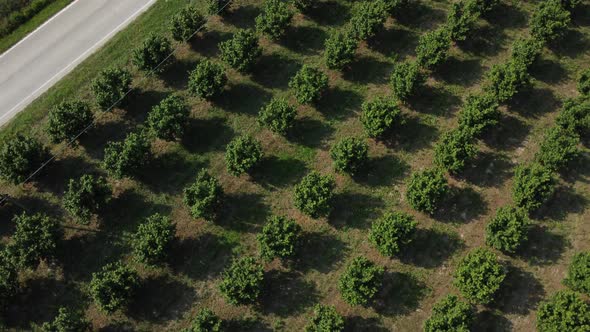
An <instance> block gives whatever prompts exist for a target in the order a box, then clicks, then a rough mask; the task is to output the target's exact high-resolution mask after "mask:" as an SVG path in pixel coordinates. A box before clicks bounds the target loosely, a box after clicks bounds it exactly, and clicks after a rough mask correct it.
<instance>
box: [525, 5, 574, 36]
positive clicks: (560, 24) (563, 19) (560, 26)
mask: <svg viewBox="0 0 590 332" xmlns="http://www.w3.org/2000/svg"><path fill="white" fill-rule="evenodd" d="M570 21H571V18H570V13H569V12H568V11H567V10H565V9H564V8H563V7H562V6H561V3H560V1H559V0H547V1H540V2H539V3H538V4H537V7H536V8H535V10H534V11H533V14H532V16H531V19H530V21H529V25H530V27H531V35H532V36H533V37H534V38H535V39H537V40H539V41H543V42H550V41H554V40H557V39H559V38H561V37H563V36H564V35H565V31H566V30H567V26H568V25H569V24H570Z"/></svg>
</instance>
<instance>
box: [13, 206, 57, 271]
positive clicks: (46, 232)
mask: <svg viewBox="0 0 590 332" xmlns="http://www.w3.org/2000/svg"><path fill="white" fill-rule="evenodd" d="M14 223H15V224H16V230H15V231H14V234H13V235H12V242H11V243H10V244H9V246H8V252H9V253H10V256H11V257H12V258H13V259H14V261H15V263H16V265H18V266H20V267H26V268H35V267H36V266H37V265H39V262H40V261H41V260H42V259H46V258H50V257H55V254H56V251H57V246H58V243H59V241H60V240H61V239H62V237H63V230H62V228H61V226H60V225H59V223H58V222H57V221H56V220H54V219H52V218H49V217H48V216H46V215H44V214H39V213H38V214H33V215H29V214H26V213H23V214H21V215H17V216H15V217H14Z"/></svg>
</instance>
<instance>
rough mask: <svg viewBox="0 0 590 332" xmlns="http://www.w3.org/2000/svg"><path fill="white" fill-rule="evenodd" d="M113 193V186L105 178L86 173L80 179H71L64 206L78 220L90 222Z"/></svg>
mask: <svg viewBox="0 0 590 332" xmlns="http://www.w3.org/2000/svg"><path fill="white" fill-rule="evenodd" d="M111 195H112V190H111V187H110V186H109V184H108V183H107V180H106V179H105V178H103V177H94V176H93V175H90V174H86V175H83V176H82V177H80V178H79V179H70V182H69V183H68V189H67V190H66V192H65V193H64V198H63V207H64V209H65V210H66V211H68V213H69V214H70V215H72V217H73V218H74V220H75V221H76V222H78V223H81V224H88V223H89V222H90V218H92V215H93V214H96V213H98V212H99V211H100V210H101V209H102V208H104V207H105V206H106V204H107V203H108V202H109V200H110V199H111Z"/></svg>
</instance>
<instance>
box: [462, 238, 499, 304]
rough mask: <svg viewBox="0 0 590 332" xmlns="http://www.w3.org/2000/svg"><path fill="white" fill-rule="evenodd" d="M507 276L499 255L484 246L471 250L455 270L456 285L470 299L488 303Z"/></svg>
mask: <svg viewBox="0 0 590 332" xmlns="http://www.w3.org/2000/svg"><path fill="white" fill-rule="evenodd" d="M505 278H506V270H505V268H504V267H503V266H502V264H500V262H499V261H498V257H496V255H495V254H494V253H493V252H491V251H489V250H488V249H484V248H477V249H474V250H472V251H470V252H469V253H468V254H467V255H466V256H465V257H463V259H461V261H460V262H459V265H458V266H457V270H455V280H454V284H455V286H456V287H457V288H458V289H459V290H460V291H461V293H462V294H463V296H464V297H465V298H467V299H468V300H470V301H472V302H475V303H480V304H488V303H490V302H492V300H493V299H494V296H495V294H496V293H497V292H498V290H499V289H500V286H501V285H502V283H503V282H504V279H505Z"/></svg>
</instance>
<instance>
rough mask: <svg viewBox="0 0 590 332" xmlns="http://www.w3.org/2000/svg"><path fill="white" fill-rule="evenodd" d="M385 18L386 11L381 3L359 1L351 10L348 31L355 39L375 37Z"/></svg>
mask: <svg viewBox="0 0 590 332" xmlns="http://www.w3.org/2000/svg"><path fill="white" fill-rule="evenodd" d="M386 18H387V11H386V8H385V5H384V3H383V1H361V2H358V3H356V4H355V5H354V7H353V9H352V17H351V18H350V22H349V24H350V26H349V30H350V32H351V34H352V36H353V37H354V38H355V39H357V40H366V39H368V38H371V37H373V36H375V34H376V33H377V31H378V30H379V29H380V28H381V27H383V23H385V19H386Z"/></svg>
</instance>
